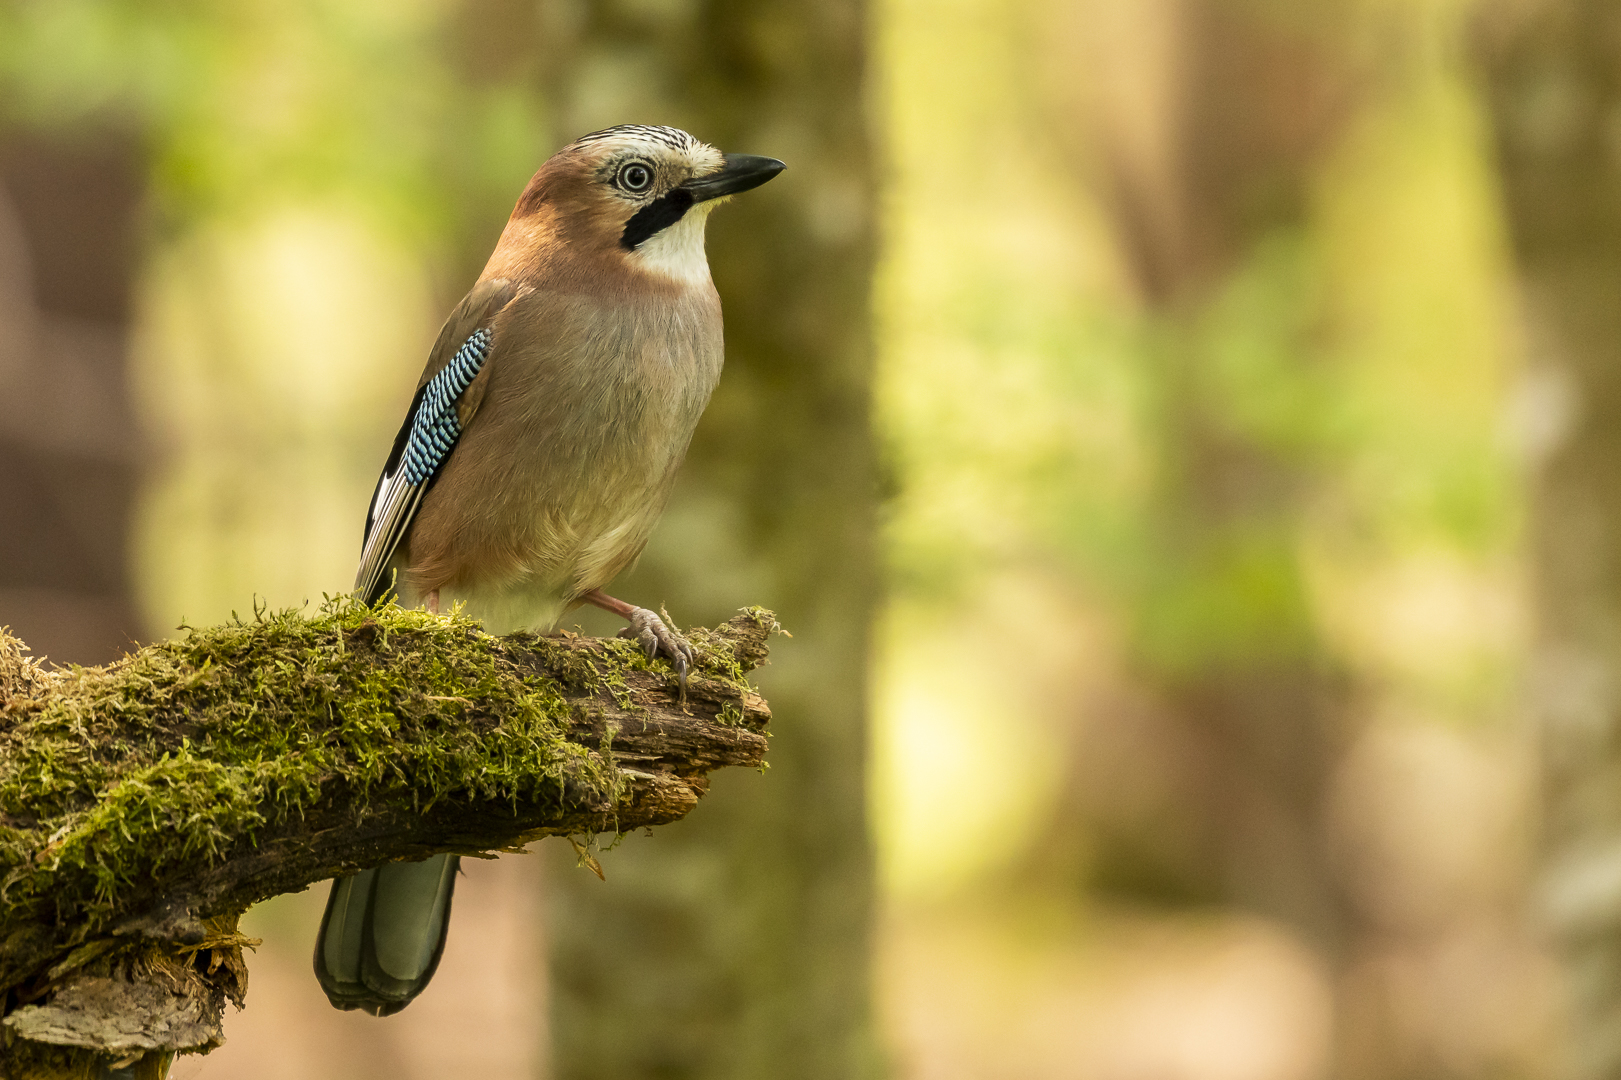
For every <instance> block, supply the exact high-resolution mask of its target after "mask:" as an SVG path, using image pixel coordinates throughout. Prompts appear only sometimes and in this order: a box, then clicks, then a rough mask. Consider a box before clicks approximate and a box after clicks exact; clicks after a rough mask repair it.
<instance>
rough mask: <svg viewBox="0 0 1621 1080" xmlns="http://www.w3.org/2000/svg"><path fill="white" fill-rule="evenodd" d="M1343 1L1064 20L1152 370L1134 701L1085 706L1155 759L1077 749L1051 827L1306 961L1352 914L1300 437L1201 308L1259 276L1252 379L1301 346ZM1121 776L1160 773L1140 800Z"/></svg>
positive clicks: (1087, 140) (1097, 885)
mask: <svg viewBox="0 0 1621 1080" xmlns="http://www.w3.org/2000/svg"><path fill="white" fill-rule="evenodd" d="M1349 9H1350V5H1346V4H1342V3H1338V2H1337V0H1320V2H1313V3H1309V4H1298V5H1278V4H1271V3H1264V2H1259V0H1164V2H1158V3H1150V4H1146V5H1143V6H1142V7H1141V8H1139V9H1136V10H1135V11H1134V12H1133V13H1132V14H1129V15H1127V14H1122V12H1121V11H1120V10H1119V9H1115V8H1113V7H1111V6H1110V5H1106V4H1098V5H1093V7H1092V8H1090V9H1087V11H1088V13H1087V14H1083V15H1081V16H1080V17H1079V19H1078V20H1077V22H1076V23H1074V24H1071V25H1070V27H1069V29H1068V35H1069V36H1068V38H1067V40H1068V41H1069V42H1071V43H1076V44H1075V47H1076V48H1077V49H1084V50H1086V52H1087V53H1090V54H1091V55H1092V57H1095V58H1096V60H1097V63H1096V64H1095V65H1094V70H1093V73H1092V74H1091V75H1090V78H1091V80H1092V81H1091V84H1090V86H1089V87H1085V88H1083V93H1082V96H1081V97H1080V98H1079V99H1076V98H1073V97H1072V98H1070V100H1069V101H1068V107H1069V109H1070V110H1071V111H1070V113H1069V114H1068V122H1069V123H1070V124H1071V125H1073V127H1074V129H1075V131H1076V135H1077V139H1078V141H1077V151H1078V154H1077V157H1078V160H1080V161H1081V162H1082V168H1083V171H1084V172H1085V173H1086V174H1087V180H1088V182H1089V183H1092V184H1094V185H1097V186H1098V187H1100V188H1101V189H1102V190H1103V191H1104V192H1105V193H1106V198H1107V202H1108V204H1109V206H1110V208H1111V210H1112V213H1113V217H1114V222H1115V228H1116V231H1117V235H1118V237H1119V243H1120V245H1121V249H1122V251H1123V252H1124V255H1125V259H1126V263H1127V266H1128V268H1129V270H1130V271H1131V273H1132V276H1133V278H1134V280H1135V284H1136V286H1137V289H1138V293H1139V296H1140V297H1141V300H1142V303H1143V305H1144V308H1145V315H1146V323H1147V327H1148V333H1149V335H1150V337H1151V345H1150V350H1149V351H1150V356H1151V358H1152V362H1154V363H1155V364H1156V365H1157V366H1156V369H1155V372H1154V375H1155V378H1156V380H1157V391H1158V394H1159V400H1158V403H1157V414H1156V416H1155V421H1154V422H1155V423H1157V424H1158V432H1157V435H1158V444H1157V447H1156V450H1157V456H1158V469H1159V473H1158V477H1157V485H1156V489H1155V491H1154V493H1153V502H1152V505H1151V506H1150V507H1149V509H1148V515H1149V520H1148V526H1147V536H1146V543H1145V546H1146V548H1147V549H1148V554H1146V555H1145V556H1144V561H1145V563H1146V567H1145V569H1144V571H1143V573H1144V580H1143V581H1142V582H1141V583H1139V584H1138V585H1137V589H1138V591H1137V592H1135V593H1134V594H1133V595H1132V596H1131V597H1130V601H1131V610H1130V611H1129V613H1128V616H1129V618H1130V619H1132V620H1133V621H1134V623H1135V625H1134V626H1133V627H1132V633H1133V641H1132V655H1131V659H1132V662H1133V665H1134V669H1135V670H1134V678H1135V680H1136V684H1137V687H1138V688H1139V689H1140V692H1141V700H1140V701H1138V702H1136V703H1135V707H1134V708H1131V709H1129V710H1128V711H1129V712H1131V713H1132V715H1130V716H1128V715H1124V714H1122V715H1121V716H1119V717H1118V718H1115V717H1111V719H1110V720H1109V721H1108V722H1110V723H1115V722H1117V721H1118V722H1121V723H1131V724H1138V725H1142V726H1143V727H1144V728H1145V730H1146V731H1148V732H1150V735H1149V739H1148V741H1149V742H1151V743H1152V744H1153V745H1155V746H1156V747H1158V748H1159V750H1158V753H1159V755H1160V759H1159V760H1157V761H1148V760H1143V759H1136V760H1133V761H1132V762H1131V763H1130V765H1129V767H1127V768H1121V767H1119V763H1116V767H1115V768H1113V769H1112V770H1111V769H1107V768H1102V769H1094V768H1090V767H1088V766H1087V765H1086V764H1085V763H1081V764H1079V765H1078V766H1077V769H1078V770H1079V771H1084V772H1085V774H1086V775H1096V774H1097V773H1104V772H1112V773H1113V774H1115V776H1117V777H1118V779H1113V778H1111V777H1109V776H1103V777H1101V778H1100V779H1101V784H1098V785H1090V786H1091V787H1092V788H1093V790H1090V791H1088V790H1084V789H1083V785H1072V788H1071V792H1070V794H1069V796H1068V798H1069V799H1071V800H1072V802H1073V803H1074V804H1075V805H1073V806H1071V807H1070V808H1069V809H1068V810H1067V811H1065V814H1066V816H1067V817H1068V818H1069V820H1068V821H1067V822H1066V821H1064V820H1062V819H1061V820H1060V822H1059V824H1058V825H1057V828H1058V829H1059V830H1063V831H1066V832H1067V836H1066V837H1065V840H1066V841H1067V842H1069V843H1081V841H1080V840H1079V837H1085V838H1086V839H1085V841H1084V844H1085V847H1086V849H1087V850H1089V853H1090V854H1089V857H1088V859H1087V865H1086V866H1084V867H1083V868H1081V869H1082V872H1083V873H1084V874H1086V875H1087V880H1086V882H1085V884H1086V886H1087V887H1089V888H1091V889H1094V890H1097V891H1100V892H1103V893H1105V894H1113V895H1116V896H1123V897H1125V898H1128V899H1133V900H1138V901H1142V900H1147V901H1150V902H1158V903H1166V902H1169V903H1174V904H1195V905H1197V904H1212V903H1215V904H1223V905H1235V906H1237V907H1239V908H1242V909H1247V910H1249V911H1252V912H1256V913H1259V914H1262V915H1266V916H1269V917H1272V918H1276V919H1279V920H1281V921H1283V922H1284V923H1286V924H1288V925H1291V926H1293V927H1294V928H1296V929H1297V930H1298V931H1299V932H1300V934H1301V936H1302V937H1303V939H1304V940H1306V941H1308V942H1310V943H1311V944H1312V945H1313V946H1315V947H1316V948H1317V949H1318V950H1319V951H1320V952H1321V953H1322V954H1323V955H1324V956H1325V957H1327V958H1329V959H1330V961H1331V963H1336V962H1341V961H1343V959H1344V957H1345V956H1346V954H1347V952H1348V949H1349V946H1350V944H1351V942H1352V941H1354V939H1355V938H1356V937H1357V935H1358V934H1359V932H1360V931H1359V928H1358V926H1357V925H1356V919H1357V915H1356V913H1355V911H1354V909H1353V908H1352V906H1351V905H1350V904H1349V903H1348V902H1347V899H1346V896H1345V894H1344V890H1343V888H1342V886H1341V884H1340V882H1339V881H1338V880H1337V879H1336V875H1335V872H1334V868H1333V866H1332V865H1331V861H1330V859H1329V857H1328V851H1329V846H1328V844H1327V843H1326V840H1327V825H1326V819H1327V809H1328V806H1327V803H1328V794H1329V788H1330V783H1331V780H1332V778H1333V775H1334V772H1335V768H1336V766H1337V763H1338V761H1339V758H1340V756H1341V754H1342V751H1343V749H1344V747H1345V744H1346V742H1347V739H1348V736H1349V732H1347V731H1346V724H1347V718H1348V715H1349V713H1350V708H1349V705H1350V696H1351V691H1352V686H1351V684H1350V681H1349V679H1348V678H1347V677H1346V676H1345V675H1344V674H1343V673H1342V672H1340V671H1339V670H1338V669H1337V668H1336V665H1335V664H1334V662H1333V660H1332V658H1331V657H1330V656H1329V654H1328V651H1327V649H1326V648H1325V647H1324V645H1323V643H1322V642H1321V640H1320V638H1319V635H1318V631H1317V628H1316V624H1315V619H1316V615H1315V612H1314V611H1313V610H1312V608H1311V603H1310V599H1309V596H1308V590H1307V586H1306V583H1305V580H1304V573H1303V568H1302V566H1301V565H1300V559H1299V551H1300V531H1301V525H1302V520H1303V517H1304V514H1305V512H1306V510H1307V508H1308V507H1309V505H1310V502H1311V499H1312V497H1313V494H1314V492H1315V491H1316V490H1317V488H1316V485H1317V483H1318V478H1317V477H1316V476H1315V475H1314V468H1316V467H1318V465H1317V462H1318V461H1320V458H1318V456H1317V453H1316V449H1317V448H1315V447H1313V446H1312V445H1311V444H1310V442H1309V439H1310V436H1309V435H1307V436H1304V437H1302V436H1301V435H1299V431H1300V427H1298V426H1297V427H1295V428H1294V429H1293V430H1292V431H1291V430H1285V429H1284V428H1283V427H1282V426H1280V425H1276V424H1274V425H1273V426H1272V427H1268V426H1267V424H1266V423H1265V422H1261V423H1257V422H1255V421H1254V420H1252V419H1248V417H1249V416H1251V415H1253V413H1254V411H1255V409H1256V408H1257V407H1258V405H1257V403H1256V402H1254V401H1247V400H1245V399H1244V397H1243V395H1244V394H1245V393H1246V392H1252V390H1253V388H1249V389H1248V390H1246V388H1245V387H1239V388H1238V389H1236V390H1235V389H1234V388H1233V387H1232V386H1231V385H1228V384H1224V382H1223V380H1224V378H1227V377H1228V376H1224V374H1223V373H1222V370H1221V365H1222V363H1223V357H1224V355H1225V356H1231V355H1232V350H1233V349H1234V348H1235V347H1236V348H1238V349H1244V348H1249V349H1252V350H1253V349H1254V348H1255V347H1256V345H1255V342H1254V341H1253V340H1249V341H1237V342H1234V341H1232V340H1229V339H1225V338H1223V337H1222V334H1223V333H1224V332H1228V333H1230V332H1231V331H1224V330H1223V328H1222V324H1221V318H1220V312H1221V310H1222V309H1221V307H1220V305H1222V304H1223V303H1226V302H1228V300H1229V298H1230V297H1231V296H1232V295H1233V294H1234V290H1235V289H1237V288H1239V287H1240V286H1241V285H1242V288H1244V289H1247V290H1249V293H1248V295H1250V296H1254V295H1257V294H1259V295H1262V296H1264V297H1265V304H1266V305H1267V306H1266V307H1264V309H1261V310H1246V311H1245V313H1244V318H1245V319H1247V320H1248V322H1247V323H1246V326H1248V327H1250V328H1252V329H1251V330H1250V331H1249V332H1251V333H1254V334H1258V335H1263V340H1264V344H1263V345H1262V346H1260V347H1261V348H1267V349H1273V350H1276V353H1275V354H1274V355H1281V356H1282V357H1283V359H1282V360H1280V361H1277V362H1278V363H1280V364H1282V365H1283V367H1282V368H1280V369H1279V371H1278V372H1277V373H1276V374H1271V372H1270V369H1269V377H1270V378H1272V379H1273V380H1274V385H1275V384H1276V383H1277V382H1278V381H1280V380H1301V381H1304V380H1307V379H1309V378H1310V375H1309V372H1310V369H1311V366H1312V365H1313V364H1316V363H1320V362H1321V361H1320V358H1318V357H1317V356H1315V355H1314V343H1313V337H1314V335H1315V334H1316V333H1317V332H1318V331H1319V329H1320V320H1321V318H1322V313H1321V312H1320V311H1318V310H1316V309H1315V308H1314V307H1313V297H1314V289H1313V287H1312V275H1313V273H1314V272H1315V270H1314V267H1313V265H1312V263H1311V261H1310V254H1309V243H1308V231H1309V229H1310V227H1311V219H1310V213H1311V187H1312V183H1313V180H1314V177H1315V175H1316V173H1317V170H1318V168H1319V167H1320V164H1321V162H1322V159H1323V157H1324V154H1325V152H1326V151H1327V150H1329V149H1331V148H1332V147H1333V146H1334V145H1335V143H1336V141H1337V139H1338V138H1339V136H1340V135H1341V133H1342V131H1343V130H1344V127H1345V122H1346V120H1347V119H1348V118H1349V116H1350V114H1351V111H1352V110H1351V108H1350V106H1351V104H1352V101H1353V94H1352V86H1353V79H1352V77H1351V71H1350V63H1349V60H1348V57H1347V56H1346V54H1345V51H1344V50H1345V49H1346V47H1347V46H1346V45H1345V39H1346V38H1347V37H1348V35H1347V34H1346V33H1345V31H1346V29H1347V22H1348V16H1349V14H1350V10H1349ZM1064 77H1065V76H1063V75H1061V76H1060V80H1062V78H1064ZM1067 77H1068V78H1069V79H1070V81H1071V82H1074V81H1076V80H1075V77H1074V76H1073V75H1069V76H1067ZM1081 81H1083V83H1084V81H1085V80H1081ZM1055 85H1056V86H1057V92H1058V93H1059V94H1061V95H1062V94H1066V93H1067V94H1071V95H1072V94H1074V93H1075V91H1074V90H1067V91H1066V90H1065V89H1064V88H1063V86H1062V84H1061V81H1060V82H1059V83H1057V84H1055ZM1087 89H1089V90H1090V93H1086V92H1085V91H1086V90H1087ZM1145 102H1146V103H1149V104H1148V105H1147V106H1146V107H1145V106H1144V103H1145ZM1224 350H1225V352H1224ZM1259 407H1264V406H1259ZM1294 419H1296V420H1297V421H1301V419H1302V418H1298V417H1297V418H1294ZM1303 422H1304V423H1309V422H1310V421H1309V420H1304V421H1303ZM1156 770H1157V771H1158V772H1159V773H1160V775H1157V776H1153V777H1145V776H1144V775H1143V773H1145V772H1148V773H1153V772H1155V771H1156ZM1127 785H1132V786H1135V787H1136V788H1137V791H1144V790H1146V791H1155V790H1162V791H1165V792H1167V793H1168V794H1166V795H1165V796H1164V797H1163V799H1162V801H1161V802H1159V803H1156V804H1154V805H1148V804H1146V803H1145V802H1144V798H1143V797H1142V796H1140V795H1138V794H1137V792H1136V791H1129V790H1127ZM1111 791H1112V792H1114V793H1115V796H1118V797H1112V796H1111V795H1110V792H1111ZM1334 1068H1335V1073H1336V1075H1357V1076H1360V1077H1370V1076H1377V1075H1385V1074H1384V1073H1383V1072H1381V1071H1379V1070H1378V1069H1377V1068H1374V1067H1372V1066H1371V1063H1369V1062H1361V1063H1359V1064H1358V1065H1352V1064H1350V1063H1349V1062H1348V1061H1347V1059H1346V1051H1345V1046H1344V1045H1343V1043H1342V1045H1341V1046H1340V1048H1339V1049H1338V1050H1337V1051H1336V1063H1335V1066H1334Z"/></svg>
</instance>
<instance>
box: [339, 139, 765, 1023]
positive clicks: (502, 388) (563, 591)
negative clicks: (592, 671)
mask: <svg viewBox="0 0 1621 1080" xmlns="http://www.w3.org/2000/svg"><path fill="white" fill-rule="evenodd" d="M785 167H786V166H784V165H783V163H782V162H780V161H777V160H775V159H773V158H766V157H754V156H750V155H740V154H722V153H721V152H720V151H718V150H716V149H715V148H714V147H712V146H708V145H706V144H704V143H702V142H699V141H698V140H697V139H695V138H693V137H692V136H691V135H688V134H687V133H686V132H684V131H678V130H676V129H674V128H667V127H644V126H640V125H633V124H632V125H624V126H620V127H613V128H608V129H607V130H604V131H598V132H595V133H593V134H590V135H586V136H583V137H581V138H579V139H576V140H575V141H574V142H572V143H570V144H569V145H568V146H565V147H564V148H563V149H562V150H559V151H558V152H557V153H556V154H554V155H553V156H552V157H551V158H550V159H549V160H548V161H547V162H546V163H545V164H544V165H542V166H541V167H540V170H539V171H538V172H536V173H535V175H534V177H533V178H532V179H531V180H530V181H529V185H528V186H527V187H526V188H524V192H523V195H522V197H521V198H519V200H518V205H517V207H516V208H515V209H514V210H513V211H512V217H511V218H510V219H509V220H508V221H507V226H506V229H505V231H504V232H502V234H501V239H500V242H499V243H497V244H496V247H495V252H494V254H492V255H491V256H490V261H489V263H488V265H486V266H485V268H484V272H483V274H482V275H480V277H479V279H478V282H477V283H476V284H475V285H474V286H473V289H472V291H471V292H469V293H468V294H467V296H466V298H465V299H463V300H462V302H461V303H460V304H458V305H457V306H456V309H455V310H454V311H453V312H451V315H450V318H449V319H448V320H447V321H446V322H445V325H444V329H443V330H441V331H440V332H439V339H438V341H436V342H435V344H434V346H433V350H432V352H431V353H430V354H429V357H428V365H427V367H426V368H425V369H424V370H423V372H422V378H421V379H419V380H418V382H417V392H416V397H415V399H414V400H413V401H412V402H411V408H410V411H409V412H408V413H407V415H406V419H405V423H404V425H403V426H402V427H401V428H400V432H399V435H398V436H397V437H396V438H395V440H394V449H393V451H392V452H391V453H390V454H389V457H388V463H387V464H386V465H385V466H384V467H383V474H382V476H381V478H379V480H378V481H377V490H376V493H375V494H374V495H373V497H372V502H371V510H370V512H369V514H368V515H367V518H366V534H365V544H364V548H363V551H362V554H361V559H360V570H359V572H358V573H357V575H356V578H355V591H356V594H357V595H358V596H359V597H361V598H362V599H364V600H366V601H367V602H368V603H374V602H376V601H377V600H378V599H379V598H380V597H382V596H383V595H384V594H385V593H386V592H388V591H389V590H390V589H394V590H396V591H397V593H398V597H399V600H400V602H401V603H402V604H404V605H406V606H417V605H425V606H426V607H427V609H428V610H429V611H431V612H438V611H439V610H440V609H441V608H442V607H446V606H448V605H450V604H455V603H461V604H463V605H465V610H466V611H467V612H468V613H469V614H470V615H472V616H473V617H474V618H477V619H479V620H480V621H482V623H483V624H484V627H485V629H487V630H489V631H490V632H492V633H503V632H508V631H510V630H514V629H518V628H539V629H549V628H551V627H553V626H555V625H556V623H557V621H558V619H559V618H561V617H562V616H563V615H564V614H565V613H566V612H568V611H570V610H572V609H573V608H575V607H578V606H579V605H581V604H594V605H596V606H598V607H601V608H606V609H607V610H608V611H611V612H614V613H615V614H617V615H620V616H622V617H624V618H625V619H626V620H627V621H628V622H629V624H630V625H629V626H628V627H627V629H626V630H625V631H622V632H621V633H622V635H623V636H633V637H635V638H636V639H637V640H638V641H639V642H640V643H641V645H642V647H643V648H644V649H645V650H646V651H647V653H648V656H649V657H650V658H651V657H653V656H655V655H657V654H659V653H663V654H664V655H665V656H667V657H668V658H669V659H670V661H671V662H672V663H673V664H674V665H675V668H676V670H677V672H678V674H679V676H680V677H681V678H682V679H683V680H685V677H686V670H687V666H688V665H689V664H690V663H691V661H692V659H693V652H692V647H691V646H690V645H689V644H688V643H687V642H686V641H685V640H684V639H683V638H682V637H681V636H680V635H679V634H678V633H676V632H675V630H674V629H673V628H672V627H670V626H667V625H666V624H665V623H664V621H663V620H662V619H660V618H659V616H658V615H656V614H654V613H653V612H652V611H649V610H648V609H646V608H640V607H634V606H632V605H631V604H627V603H625V602H624V601H622V600H617V599H615V598H613V597H611V596H609V595H608V594H607V593H605V592H603V591H602V590H603V589H604V587H606V586H607V585H608V584H609V583H610V582H611V581H613V579H614V577H615V576H616V575H617V574H619V573H620V571H622V570H624V569H626V568H627V567H629V566H630V565H631V564H632V563H634V562H635V561H636V558H637V556H638V555H640V554H641V551H642V548H643V547H644V546H645V545H646V544H647V539H648V536H649V534H650V533H651V532H652V530H653V525H654V523H655V522H656V521H657V520H658V517H659V515H660V513H661V512H662V511H663V509H664V503H665V500H666V499H667V498H668V496H669V493H670V485H671V483H672V482H673V480H674V479H675V471H676V468H677V467H678V466H679V465H680V464H681V460H682V458H683V457H684V456H685V454H686V450H687V444H688V442H689V441H690V440H691V438H692V432H693V428H694V427H695V426H696V425H697V423H698V417H699V415H700V414H701V413H702V412H703V410H704V406H705V404H706V403H707V402H708V401H709V395H710V392H711V391H712V390H713V389H714V387H715V383H716V381H717V380H718V379H719V377H720V370H721V352H722V342H721V311H720V298H719V297H718V296H717V295H716V293H715V286H714V283H713V282H712V281H711V280H710V276H709V263H708V260H707V258H706V257H705V255H704V224H705V222H706V221H707V219H708V217H709V212H710V211H711V210H713V209H714V208H715V207H716V206H717V205H718V204H719V202H720V201H722V200H724V198H725V197H726V196H728V195H735V194H737V193H738V192H742V191H747V190H749V189H750V188H754V187H758V186H759V185H760V184H763V183H765V182H766V181H767V180H770V179H771V178H772V177H773V176H776V175H777V173H779V172H781V171H782V170H783V169H784V168H785ZM457 864H458V859H457V857H456V856H452V855H439V856H435V857H433V858H430V859H426V860H423V861H422V862H415V863H389V864H386V865H384V866H380V867H377V868H375V869H372V870H367V871H365V872H363V873H360V874H356V875H354V876H352V877H346V878H339V879H337V880H335V881H334V882H333V883H332V893H331V896H330V897H329V899H328V901H327V909H326V915H325V917H324V918H323V919H322V922H321V932H320V937H319V939H318V940H317V942H316V948H315V973H316V977H317V978H318V979H319V980H320V982H321V986H322V987H323V988H324V989H325V990H326V993H327V997H328V998H330V999H331V1001H332V1004H333V1005H335V1006H337V1007H338V1008H340V1009H363V1010H365V1011H367V1012H370V1013H373V1014H374V1015H378V1016H386V1015H388V1014H390V1013H394V1012H398V1011H399V1010H400V1009H403V1008H404V1007H405V1006H406V1005H407V1004H409V1003H410V1002H411V1000H412V999H413V998H415V997H416V996H417V995H418V994H419V993H421V992H422V990H423V988H424V987H425V986H427V984H428V980H429V979H431V978H432V977H433V973H434V969H435V968H436V967H437V966H438V964H439V957H440V955H441V954H442V953H443V952H444V947H445V937H446V931H447V930H448V927H449V922H450V901H451V893H452V891H453V889H454V887H455V878H456V871H457Z"/></svg>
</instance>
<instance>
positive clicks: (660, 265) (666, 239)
mask: <svg viewBox="0 0 1621 1080" xmlns="http://www.w3.org/2000/svg"><path fill="white" fill-rule="evenodd" d="M717 201H719V200H711V201H709V202H701V203H699V204H698V205H696V206H694V207H693V208H692V209H690V210H688V211H687V212H686V213H685V214H683V215H682V216H681V220H680V221H678V222H676V223H675V224H674V225H671V226H669V227H668V228H664V229H660V230H659V231H658V232H656V233H654V234H653V235H652V236H650V237H648V238H647V239H646V240H644V241H642V242H641V243H640V244H638V245H637V246H636V250H635V251H632V252H631V253H630V257H631V258H632V259H634V260H636V261H637V262H638V263H639V264H640V265H641V267H642V269H644V270H646V271H647V272H648V273H651V274H658V275H659V276H660V277H666V278H669V279H670V280H672V281H678V282H680V283H681V284H683V285H702V284H704V283H705V282H707V281H708V280H709V257H708V256H707V255H705V254H704V225H705V224H706V223H707V222H708V221H709V212H710V211H711V210H713V209H714V208H715V203H716V202H717Z"/></svg>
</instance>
